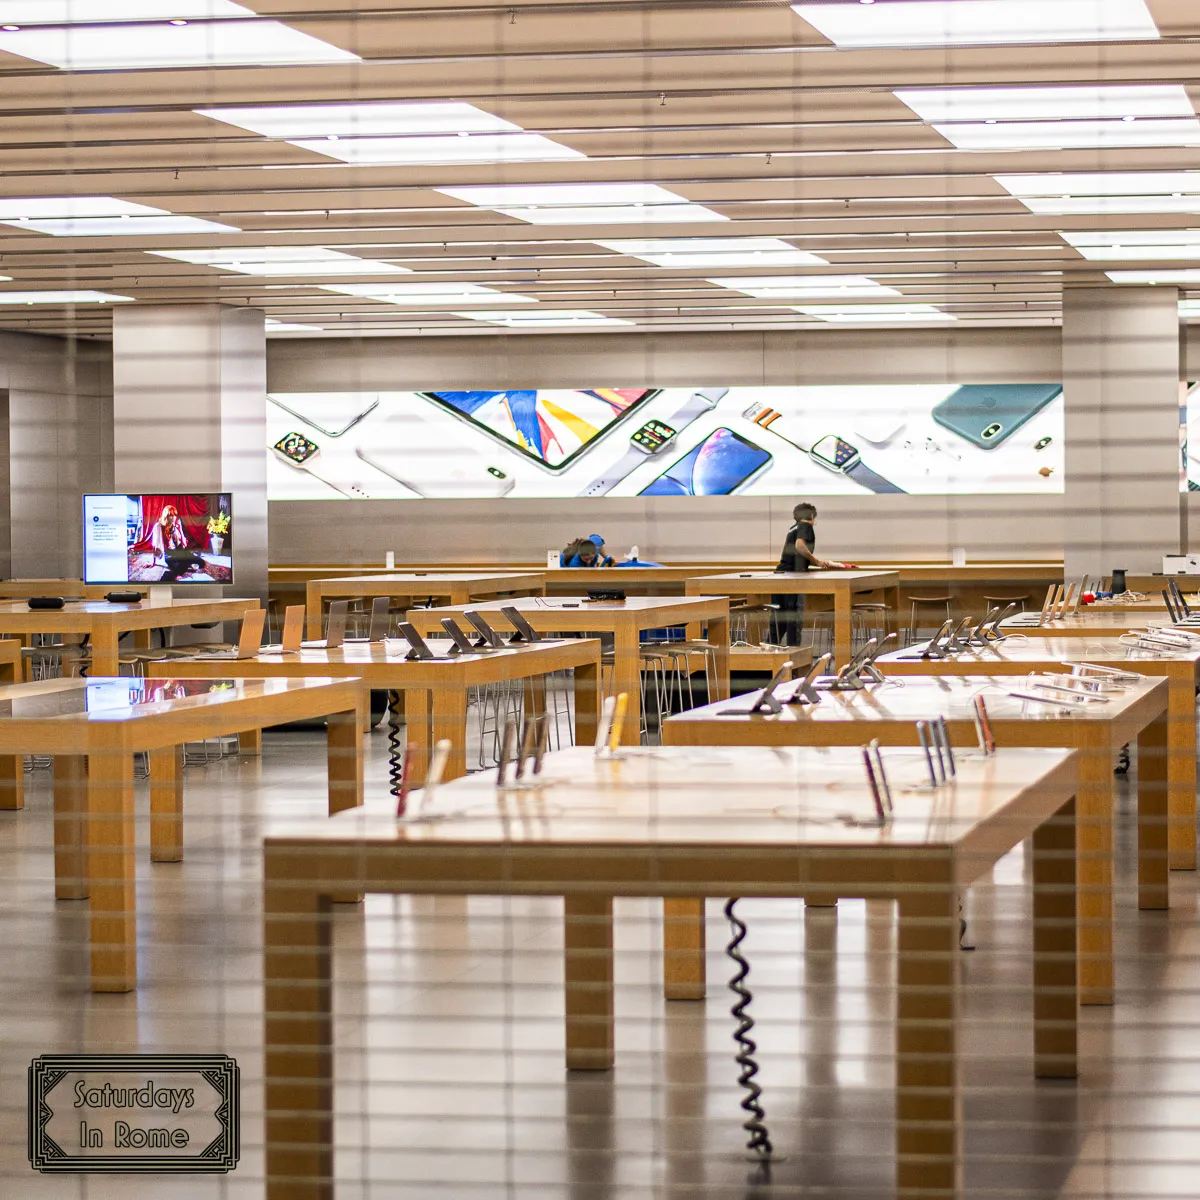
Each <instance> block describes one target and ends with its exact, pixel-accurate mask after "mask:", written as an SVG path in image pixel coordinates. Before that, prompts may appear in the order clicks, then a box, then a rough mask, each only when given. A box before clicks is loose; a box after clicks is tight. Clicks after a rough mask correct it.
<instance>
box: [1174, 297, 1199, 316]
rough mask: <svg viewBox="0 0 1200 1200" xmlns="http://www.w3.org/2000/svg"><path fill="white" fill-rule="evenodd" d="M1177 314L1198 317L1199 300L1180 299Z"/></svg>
mask: <svg viewBox="0 0 1200 1200" xmlns="http://www.w3.org/2000/svg"><path fill="white" fill-rule="evenodd" d="M1179 315H1180V316H1181V317H1189V318H1190V317H1200V300H1180V302H1179Z"/></svg>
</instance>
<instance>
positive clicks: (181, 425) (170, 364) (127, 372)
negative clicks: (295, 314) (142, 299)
mask: <svg viewBox="0 0 1200 1200" xmlns="http://www.w3.org/2000/svg"><path fill="white" fill-rule="evenodd" d="M266 390H267V373H266V336H265V334H264V332H263V314H262V313H261V312H260V311H259V310H257V309H251V308H229V307H226V306H223V305H219V304H195V305H180V306H165V305H164V306H151V305H146V306H143V305H132V304H131V305H128V306H124V305H122V306H117V307H114V309H113V454H114V462H113V478H114V484H115V488H116V490H117V491H119V492H125V491H128V492H165V491H181V492H216V491H226V492H232V493H233V522H234V538H233V575H234V585H233V588H232V590H231V594H233V595H237V596H259V597H261V598H263V599H264V600H265V598H266V595H267V460H266V455H267V445H266V436H267V435H266Z"/></svg>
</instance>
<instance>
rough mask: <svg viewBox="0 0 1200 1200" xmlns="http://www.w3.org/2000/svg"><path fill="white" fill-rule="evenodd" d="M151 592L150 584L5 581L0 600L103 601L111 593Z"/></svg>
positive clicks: (1, 582) (71, 580)
mask: <svg viewBox="0 0 1200 1200" xmlns="http://www.w3.org/2000/svg"><path fill="white" fill-rule="evenodd" d="M149 590H150V585H149V584H148V583H84V582H83V580H82V579H4V580H0V599H5V600H7V599H13V600H27V599H28V598H29V597H30V596H62V597H63V598H64V599H67V600H103V599H104V597H105V596H106V595H107V594H108V593H109V592H117V591H121V592H141V593H142V595H143V596H145V595H146V594H147V593H148V592H149Z"/></svg>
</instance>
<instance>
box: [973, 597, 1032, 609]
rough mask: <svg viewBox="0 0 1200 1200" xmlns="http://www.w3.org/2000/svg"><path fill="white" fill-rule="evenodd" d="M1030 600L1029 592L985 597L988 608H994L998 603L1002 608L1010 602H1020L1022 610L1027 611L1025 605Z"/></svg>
mask: <svg viewBox="0 0 1200 1200" xmlns="http://www.w3.org/2000/svg"><path fill="white" fill-rule="evenodd" d="M1028 600H1029V593H1028V592H1026V593H1025V595H1024V596H984V598H983V602H984V603H985V604H986V605H987V606H988V608H994V607H995V606H996V605H999V606H1000V607H1001V608H1007V607H1008V606H1009V605H1010V604H1019V605H1020V606H1021V611H1022V612H1024V611H1025V605H1026V603H1027V602H1028Z"/></svg>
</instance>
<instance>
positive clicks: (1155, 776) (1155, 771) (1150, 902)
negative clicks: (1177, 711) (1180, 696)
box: [1137, 715, 1194, 908]
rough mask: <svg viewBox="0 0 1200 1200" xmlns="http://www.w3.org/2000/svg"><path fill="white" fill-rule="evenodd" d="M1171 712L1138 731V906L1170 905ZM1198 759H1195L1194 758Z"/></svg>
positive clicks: (1166, 906) (1162, 906)
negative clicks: (1169, 790) (1169, 788)
mask: <svg viewBox="0 0 1200 1200" xmlns="http://www.w3.org/2000/svg"><path fill="white" fill-rule="evenodd" d="M1169 724H1170V717H1169V715H1165V716H1161V717H1158V718H1156V719H1155V720H1153V721H1151V722H1150V724H1149V725H1147V726H1146V728H1145V729H1143V730H1142V732H1141V733H1140V734H1139V735H1138V757H1137V787H1138V908H1169V907H1170V904H1171V901H1170V886H1169V878H1170V870H1169V866H1168V861H1169V850H1168V845H1167V835H1168V821H1169V819H1170V814H1169V813H1168V802H1169V793H1168V783H1167V775H1168V764H1169V759H1168V754H1169V752H1170V750H1169V745H1168V742H1169V735H1168V727H1169ZM1193 761H1194V760H1193Z"/></svg>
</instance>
